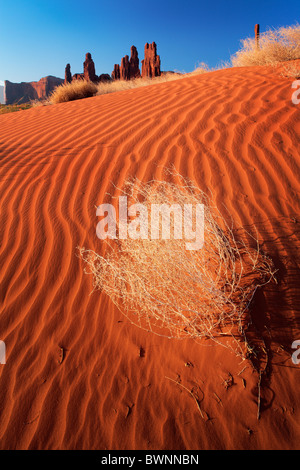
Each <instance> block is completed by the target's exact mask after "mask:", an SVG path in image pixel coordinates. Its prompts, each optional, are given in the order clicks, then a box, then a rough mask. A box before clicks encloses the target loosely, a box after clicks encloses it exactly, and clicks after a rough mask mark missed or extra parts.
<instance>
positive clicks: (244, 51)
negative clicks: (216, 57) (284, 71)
mask: <svg viewBox="0 0 300 470" xmlns="http://www.w3.org/2000/svg"><path fill="white" fill-rule="evenodd" d="M242 45H243V47H242V48H241V49H240V50H239V51H238V52H236V53H235V54H234V55H233V56H232V57H231V62H232V65H233V66H234V67H247V66H252V65H276V64H278V63H279V62H285V61H288V60H294V59H300V25H299V24H296V25H293V26H287V27H281V28H278V29H273V30H271V29H270V30H269V31H266V32H264V33H261V34H260V35H259V47H257V46H256V41H255V39H254V38H247V39H243V40H242Z"/></svg>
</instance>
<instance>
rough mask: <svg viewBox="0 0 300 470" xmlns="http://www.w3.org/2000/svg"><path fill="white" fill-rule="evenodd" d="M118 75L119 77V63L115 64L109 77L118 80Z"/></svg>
mask: <svg viewBox="0 0 300 470" xmlns="http://www.w3.org/2000/svg"><path fill="white" fill-rule="evenodd" d="M120 77H121V75H120V66H119V64H115V65H114V69H113V71H112V74H111V78H112V79H113V80H120Z"/></svg>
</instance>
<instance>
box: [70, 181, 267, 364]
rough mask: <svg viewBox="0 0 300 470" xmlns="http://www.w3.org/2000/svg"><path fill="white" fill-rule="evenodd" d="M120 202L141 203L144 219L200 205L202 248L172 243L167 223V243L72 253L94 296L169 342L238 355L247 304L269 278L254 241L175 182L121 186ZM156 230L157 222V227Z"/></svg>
mask: <svg viewBox="0 0 300 470" xmlns="http://www.w3.org/2000/svg"><path fill="white" fill-rule="evenodd" d="M122 195H123V196H124V195H125V196H127V198H128V201H129V203H130V204H132V203H142V204H143V205H144V206H146V208H147V209H148V214H150V210H151V207H152V205H153V204H166V203H167V204H169V205H171V204H177V205H179V206H180V207H181V208H182V210H183V209H184V206H185V205H187V204H190V205H193V207H195V206H196V205H197V204H203V205H204V244H203V247H202V248H201V249H198V250H193V251H191V250H187V249H186V242H187V240H186V239H185V237H184V236H183V237H182V239H176V238H175V237H174V236H172V234H173V235H174V229H175V228H176V227H175V217H173V218H172V217H171V238H170V239H161V238H159V239H154V240H153V239H150V236H149V239H132V238H127V239H116V240H108V239H107V240H104V241H103V243H105V244H107V249H106V252H105V255H104V256H100V255H99V254H97V253H95V252H94V251H92V250H88V249H85V248H79V254H80V256H81V258H82V259H83V260H84V261H85V262H86V269H85V271H86V272H87V273H89V274H92V275H93V282H94V289H100V290H102V291H104V292H105V293H106V294H107V295H108V296H109V297H110V298H111V300H112V301H113V302H114V304H115V305H117V306H118V307H119V309H120V310H121V311H122V312H123V313H124V314H125V315H126V316H127V317H128V318H129V319H130V321H131V322H132V323H134V324H136V325H138V326H139V327H141V328H144V329H146V330H150V331H153V332H154V333H157V334H160V335H164V336H168V337H175V338H185V337H191V338H194V339H201V338H210V339H212V340H214V341H217V342H218V343H220V344H222V345H223V346H226V347H229V348H231V349H233V350H234V351H235V352H236V353H237V354H238V355H241V356H244V355H245V348H244V346H245V344H244V343H243V341H244V339H245V336H244V334H243V331H244V330H243V325H244V324H245V322H246V321H247V313H248V307H249V303H250V302H251V300H252V298H253V296H254V293H255V291H256V289H257V288H258V287H259V286H262V285H264V284H265V283H267V282H270V280H271V279H272V278H273V275H274V270H273V266H272V262H271V260H270V259H269V258H268V257H266V256H265V255H264V254H262V253H261V252H260V250H259V244H258V241H257V239H256V238H253V237H251V236H250V235H249V234H248V233H247V232H246V231H244V230H243V231H241V230H240V229H239V230H235V229H234V228H233V227H232V226H230V225H229V224H228V223H227V222H226V221H225V218H224V217H223V216H222V215H221V213H220V212H219V211H218V209H217V208H216V207H214V206H213V205H212V203H211V202H210V200H209V198H208V197H207V196H206V195H205V194H204V193H203V192H202V191H201V190H200V189H198V188H197V187H196V186H195V185H194V184H193V183H192V182H190V181H188V180H187V179H184V178H183V177H181V176H180V175H177V184H175V183H169V182H159V181H150V182H148V183H142V182H140V181H139V180H137V179H134V180H131V181H128V182H127V183H126V184H125V186H124V188H123V190H122ZM144 217H148V216H144ZM195 217H196V215H195V213H193V215H192V219H193V220H192V222H193V223H194V224H195V223H196V221H195ZM148 222H149V220H148ZM162 223H163V217H162V218H161V220H160V228H162V227H161V224H162ZM118 228H120V227H119V226H118ZM149 233H150V224H149ZM249 239H250V242H249ZM250 244H251V245H253V244H254V247H251V246H250Z"/></svg>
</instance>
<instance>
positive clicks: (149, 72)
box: [142, 42, 161, 78]
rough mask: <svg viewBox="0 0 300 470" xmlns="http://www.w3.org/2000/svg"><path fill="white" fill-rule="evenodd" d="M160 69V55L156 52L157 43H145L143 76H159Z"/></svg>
mask: <svg viewBox="0 0 300 470" xmlns="http://www.w3.org/2000/svg"><path fill="white" fill-rule="evenodd" d="M160 75H161V71H160V57H159V55H157V52H156V44H155V42H153V43H152V44H148V43H146V44H145V57H144V60H142V77H143V78H145V77H159V76H160Z"/></svg>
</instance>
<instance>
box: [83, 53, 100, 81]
mask: <svg viewBox="0 0 300 470" xmlns="http://www.w3.org/2000/svg"><path fill="white" fill-rule="evenodd" d="M83 74H84V78H85V80H90V81H91V82H97V81H98V77H97V75H96V72H95V64H94V61H93V59H92V56H91V54H90V53H89V52H87V53H86V55H85V61H84V63H83Z"/></svg>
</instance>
